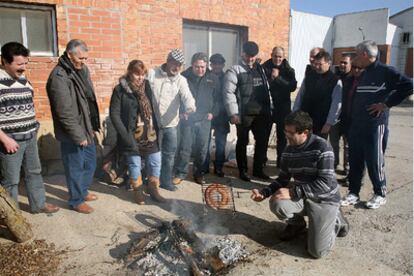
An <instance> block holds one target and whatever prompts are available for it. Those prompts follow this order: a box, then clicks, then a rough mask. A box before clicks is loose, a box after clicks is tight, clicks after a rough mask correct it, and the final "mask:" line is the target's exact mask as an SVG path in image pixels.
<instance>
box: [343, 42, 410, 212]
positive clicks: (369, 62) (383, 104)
mask: <svg viewBox="0 0 414 276" xmlns="http://www.w3.org/2000/svg"><path fill="white" fill-rule="evenodd" d="M355 49H356V57H355V58H354V60H353V62H354V64H355V65H356V66H358V67H360V68H363V69H364V70H365V72H364V73H363V75H362V77H361V80H360V81H359V83H358V86H357V87H356V90H355V93H354V95H353V98H352V105H351V112H350V115H351V126H350V129H349V164H350V171H349V193H348V195H347V196H346V197H345V198H344V199H343V200H342V202H341V204H342V206H348V205H354V204H356V203H358V202H359V192H360V190H361V181H362V177H363V174H364V169H365V166H366V167H367V170H368V175H369V178H370V179H371V182H372V185H373V188H374V195H373V196H372V198H371V199H369V200H368V201H367V202H366V207H367V208H370V209H377V208H379V207H380V206H382V205H385V204H386V202H387V200H386V193H387V186H386V179H385V168H384V167H385V163H384V153H385V149H386V147H387V138H388V119H389V108H391V107H393V106H396V105H398V104H400V103H401V102H402V101H403V100H404V99H405V98H406V97H408V96H409V95H412V94H413V82H412V80H411V79H409V78H408V77H406V76H404V75H402V74H400V73H399V72H397V71H396V70H395V69H394V68H392V67H389V66H387V65H385V64H383V63H381V62H380V61H379V60H378V54H379V51H378V46H377V44H376V43H375V42H374V41H372V40H366V41H363V42H361V43H359V44H358V45H357V46H356V47H355Z"/></svg>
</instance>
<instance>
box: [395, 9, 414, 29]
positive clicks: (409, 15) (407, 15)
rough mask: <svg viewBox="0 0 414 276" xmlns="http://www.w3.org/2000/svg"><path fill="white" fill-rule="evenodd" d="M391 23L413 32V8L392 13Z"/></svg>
mask: <svg viewBox="0 0 414 276" xmlns="http://www.w3.org/2000/svg"><path fill="white" fill-rule="evenodd" d="M390 23H392V24H394V25H397V26H398V27H400V28H402V30H403V32H413V8H410V9H407V10H404V11H402V12H400V13H397V14H395V15H392V16H391V17H390Z"/></svg>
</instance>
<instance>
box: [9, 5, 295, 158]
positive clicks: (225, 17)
mask: <svg viewBox="0 0 414 276" xmlns="http://www.w3.org/2000/svg"><path fill="white" fill-rule="evenodd" d="M13 2H14V3H25V4H48V5H53V6H55V8H56V25H57V37H58V53H59V55H61V54H62V53H63V51H64V49H65V45H66V43H67V42H68V41H69V40H70V39H73V38H80V39H83V40H84V41H85V42H86V43H87V45H88V47H89V49H90V51H89V59H88V67H89V68H90V70H91V76H92V80H93V82H94V85H95V90H96V94H97V98H98V104H99V107H100V112H101V115H103V114H104V113H105V111H107V109H108V106H109V101H110V96H111V94H112V89H113V87H114V85H115V84H116V83H117V80H118V78H119V77H120V76H121V75H122V74H123V73H124V72H125V69H126V66H127V64H128V62H129V61H130V60H132V59H137V58H138V59H141V60H143V61H144V62H145V63H146V64H147V65H148V67H154V66H158V65H160V64H162V63H163V62H164V61H165V59H166V56H167V53H168V52H169V51H170V49H172V48H176V47H178V48H183V42H182V24H183V19H190V20H197V21H201V22H215V23H224V24H231V25H237V26H242V27H246V28H247V29H248V39H249V40H254V41H256V42H257V43H258V44H259V47H260V57H261V58H262V59H267V58H269V57H270V52H271V49H272V48H273V47H274V46H276V45H280V46H282V47H284V48H285V49H288V36H289V12H290V1H289V0H233V1H224V0H200V1H192V0H165V1H160V0H140V1H136V0H118V1H116V0H100V1H96V0H65V1H63V0H26V1H13ZM57 60H58V57H31V58H30V63H29V70H28V74H27V75H28V78H29V80H30V81H31V82H32V84H33V86H34V89H35V106H36V112H37V118H38V120H39V121H40V123H41V129H40V131H39V136H40V137H39V139H40V145H39V146H40V150H41V157H42V161H43V162H44V163H45V159H46V160H47V159H48V158H56V159H58V158H59V149H58V146H57V145H56V143H55V141H54V140H53V129H52V126H53V125H52V122H51V113H50V107H49V101H48V99H47V95H46V90H45V85H46V81H47V78H48V76H49V73H50V71H51V70H52V69H53V67H54V66H55V64H56V62H57ZM51 149H52V150H53V152H51ZM51 156H52V157H51Z"/></svg>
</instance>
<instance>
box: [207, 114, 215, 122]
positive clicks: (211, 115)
mask: <svg viewBox="0 0 414 276" xmlns="http://www.w3.org/2000/svg"><path fill="white" fill-rule="evenodd" d="M213 117H214V116H213V114H212V113H208V114H207V120H209V121H211V120H213Z"/></svg>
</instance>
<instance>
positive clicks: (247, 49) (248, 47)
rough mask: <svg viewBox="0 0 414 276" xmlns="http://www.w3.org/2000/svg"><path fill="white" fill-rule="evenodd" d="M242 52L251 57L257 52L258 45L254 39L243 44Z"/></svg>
mask: <svg viewBox="0 0 414 276" xmlns="http://www.w3.org/2000/svg"><path fill="white" fill-rule="evenodd" d="M243 52H244V53H245V54H247V55H249V56H251V57H254V56H256V55H257V54H258V53H259V46H257V44H256V42H254V41H247V42H246V43H244V44H243Z"/></svg>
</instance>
